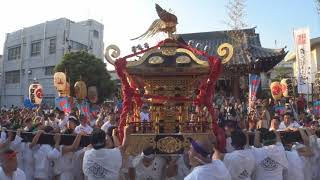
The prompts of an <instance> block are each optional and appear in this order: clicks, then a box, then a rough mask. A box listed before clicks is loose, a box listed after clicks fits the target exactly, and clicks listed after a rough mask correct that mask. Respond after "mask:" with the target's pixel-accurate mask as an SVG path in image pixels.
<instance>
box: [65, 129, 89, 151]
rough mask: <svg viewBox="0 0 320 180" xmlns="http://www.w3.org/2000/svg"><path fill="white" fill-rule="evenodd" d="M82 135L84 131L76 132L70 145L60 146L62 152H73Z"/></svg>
mask: <svg viewBox="0 0 320 180" xmlns="http://www.w3.org/2000/svg"><path fill="white" fill-rule="evenodd" d="M83 135H84V133H79V134H77V136H76V138H75V139H74V141H73V143H72V145H70V146H63V147H62V154H66V153H68V152H74V151H76V150H77V149H78V147H79V145H80V141H81V137H82V136H83Z"/></svg>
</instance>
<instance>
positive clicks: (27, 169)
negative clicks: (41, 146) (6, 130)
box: [10, 129, 37, 180]
mask: <svg viewBox="0 0 320 180" xmlns="http://www.w3.org/2000/svg"><path fill="white" fill-rule="evenodd" d="M10 147H11V149H12V150H14V151H16V152H18V156H17V157H18V158H19V155H20V156H21V160H20V161H18V166H20V167H22V168H20V169H21V170H23V171H24V173H25V174H26V177H27V180H33V177H34V165H35V164H34V158H33V153H34V152H35V151H36V150H37V147H36V146H33V147H32V148H31V143H30V142H23V139H22V138H21V130H20V129H18V130H17V133H16V137H15V139H14V140H13V141H12V142H11V145H10ZM19 163H21V164H20V165H19Z"/></svg>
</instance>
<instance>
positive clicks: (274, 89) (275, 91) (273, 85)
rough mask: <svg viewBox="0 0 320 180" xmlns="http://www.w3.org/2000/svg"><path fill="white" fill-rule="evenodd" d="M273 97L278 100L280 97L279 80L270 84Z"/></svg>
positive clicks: (280, 87)
mask: <svg viewBox="0 0 320 180" xmlns="http://www.w3.org/2000/svg"><path fill="white" fill-rule="evenodd" d="M270 89H271V94H272V97H273V99H275V100H278V99H280V98H281V97H282V86H281V84H280V83H279V82H277V81H276V82H273V83H271V85H270Z"/></svg>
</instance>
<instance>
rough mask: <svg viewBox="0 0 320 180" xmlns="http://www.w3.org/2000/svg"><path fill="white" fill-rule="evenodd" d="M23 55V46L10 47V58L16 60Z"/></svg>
mask: <svg viewBox="0 0 320 180" xmlns="http://www.w3.org/2000/svg"><path fill="white" fill-rule="evenodd" d="M20 57H21V46H16V47H11V48H8V60H9V61H10V60H15V59H19V58H20Z"/></svg>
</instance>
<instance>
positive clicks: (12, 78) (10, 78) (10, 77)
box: [5, 70, 20, 84]
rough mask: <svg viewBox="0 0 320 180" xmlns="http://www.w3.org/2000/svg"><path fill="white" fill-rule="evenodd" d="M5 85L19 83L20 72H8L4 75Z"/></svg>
mask: <svg viewBox="0 0 320 180" xmlns="http://www.w3.org/2000/svg"><path fill="white" fill-rule="evenodd" d="M5 80H6V84H15V83H20V71H19V70H18V71H8V72H6V73H5Z"/></svg>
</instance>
